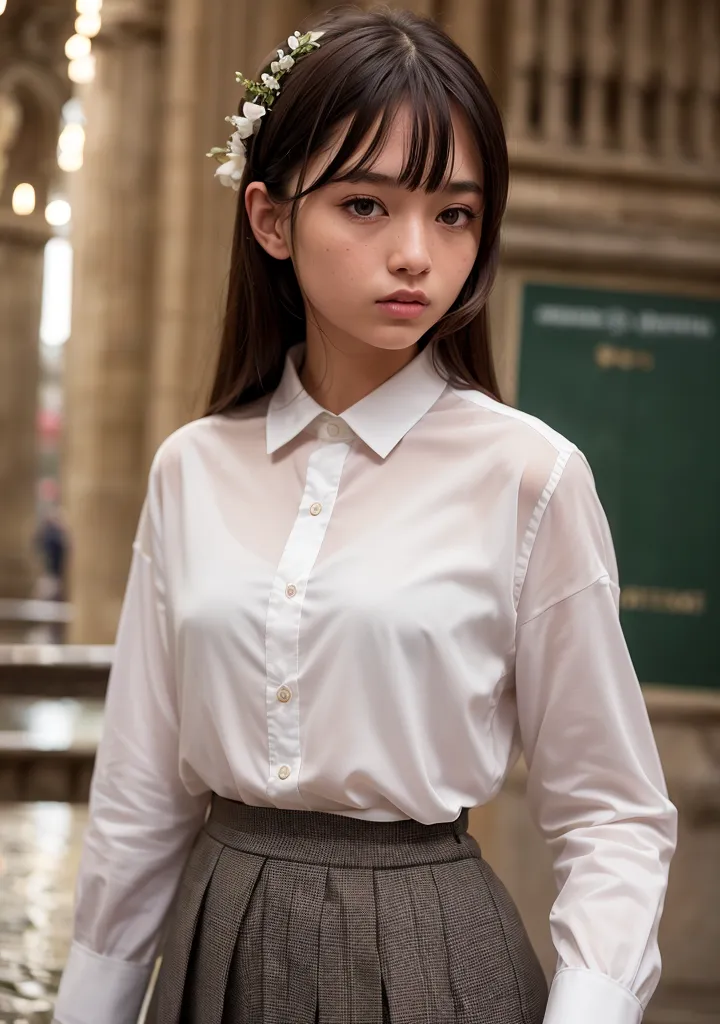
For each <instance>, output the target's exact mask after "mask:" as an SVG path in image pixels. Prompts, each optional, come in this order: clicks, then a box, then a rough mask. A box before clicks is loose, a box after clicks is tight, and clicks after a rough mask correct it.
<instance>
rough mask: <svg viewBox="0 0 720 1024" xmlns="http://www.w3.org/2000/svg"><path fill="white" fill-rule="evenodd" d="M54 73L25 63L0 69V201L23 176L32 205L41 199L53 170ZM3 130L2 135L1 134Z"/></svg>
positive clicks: (59, 98) (58, 105) (57, 100)
mask: <svg viewBox="0 0 720 1024" xmlns="http://www.w3.org/2000/svg"><path fill="white" fill-rule="evenodd" d="M66 98H67V97H66V96H65V95H62V94H61V93H60V91H59V90H58V83H57V78H56V76H54V75H52V74H49V73H47V72H45V71H44V70H43V69H42V68H39V67H37V65H33V64H30V63H24V62H22V63H21V62H18V63H15V64H11V65H10V66H9V67H7V68H4V69H3V70H2V71H0V146H1V145H3V142H4V144H5V153H4V159H3V157H2V155H0V207H3V206H8V205H9V204H10V201H11V197H12V193H13V190H14V188H15V186H16V185H17V184H18V183H19V182H21V181H28V182H30V184H31V185H33V186H34V188H35V193H36V196H37V205H38V207H41V206H42V205H44V204H45V202H46V199H47V194H48V189H49V186H50V184H51V181H52V179H53V177H54V176H55V174H56V173H57V170H56V162H55V157H56V151H57V139H58V133H59V130H60V115H61V111H62V104H63V102H64V101H65V99H66ZM3 133H4V135H5V138H4V139H3Z"/></svg>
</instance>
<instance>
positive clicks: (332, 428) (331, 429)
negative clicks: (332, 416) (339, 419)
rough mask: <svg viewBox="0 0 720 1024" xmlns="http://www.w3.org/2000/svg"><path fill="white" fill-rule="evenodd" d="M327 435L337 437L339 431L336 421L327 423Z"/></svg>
mask: <svg viewBox="0 0 720 1024" xmlns="http://www.w3.org/2000/svg"><path fill="white" fill-rule="evenodd" d="M326 429H327V432H328V437H337V436H338V434H339V433H340V427H339V426H338V425H337V423H328V425H327V428H326Z"/></svg>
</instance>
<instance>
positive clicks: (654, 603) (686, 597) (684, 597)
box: [620, 587, 707, 615]
mask: <svg viewBox="0 0 720 1024" xmlns="http://www.w3.org/2000/svg"><path fill="white" fill-rule="evenodd" d="M620 607H621V608H622V609H623V611H626V612H664V613H665V614H666V615H703V614H704V612H705V609H706V607H707V594H706V593H705V591H704V590H672V589H671V588H670V587H623V588H622V591H621V593H620Z"/></svg>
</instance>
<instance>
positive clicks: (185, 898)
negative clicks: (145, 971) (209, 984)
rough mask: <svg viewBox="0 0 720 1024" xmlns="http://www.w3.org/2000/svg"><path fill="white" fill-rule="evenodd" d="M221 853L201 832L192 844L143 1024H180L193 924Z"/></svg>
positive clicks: (214, 843)
mask: <svg viewBox="0 0 720 1024" xmlns="http://www.w3.org/2000/svg"><path fill="white" fill-rule="evenodd" d="M223 849H224V848H223V846H222V844H221V843H218V842H217V841H216V840H215V839H212V838H211V837H210V836H209V835H208V834H207V833H206V832H201V833H200V835H199V836H198V838H197V839H196V841H195V845H194V846H193V849H192V851H191V853H190V857H189V858H188V862H187V865H186V867H185V871H184V872H183V876H182V878H181V880H180V885H179V887H178V891H177V894H176V896H175V902H174V904H173V910H172V912H171V914H170V918H169V921H168V925H167V928H166V938H165V943H164V948H163V963H162V969H161V970H160V974H159V976H158V980H157V984H156V986H155V991H154V993H153V997H152V1001H151V1003H150V1008H149V1010H148V1015H147V1018H146V1024H180V1014H181V1012H182V1003H183V994H184V991H185V984H186V980H187V978H188V967H189V965H190V958H191V955H192V949H193V944H194V940H195V931H196V928H197V922H198V918H199V917H200V912H201V910H202V906H203V902H204V900H205V893H206V891H207V887H208V885H209V883H210V881H211V879H212V876H213V873H214V871H215V867H216V865H217V862H218V860H219V859H220V855H221V854H222V852H223Z"/></svg>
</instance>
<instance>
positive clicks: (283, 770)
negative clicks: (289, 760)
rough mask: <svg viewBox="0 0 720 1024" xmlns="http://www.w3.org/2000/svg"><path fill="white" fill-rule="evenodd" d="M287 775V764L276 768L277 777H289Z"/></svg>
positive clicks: (288, 773) (288, 770)
mask: <svg viewBox="0 0 720 1024" xmlns="http://www.w3.org/2000/svg"><path fill="white" fill-rule="evenodd" d="M289 775H290V769H289V768H288V766H287V765H286V764H284V765H283V766H282V767H281V768H278V778H279V779H287V778H288V777H289Z"/></svg>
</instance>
